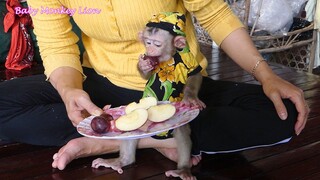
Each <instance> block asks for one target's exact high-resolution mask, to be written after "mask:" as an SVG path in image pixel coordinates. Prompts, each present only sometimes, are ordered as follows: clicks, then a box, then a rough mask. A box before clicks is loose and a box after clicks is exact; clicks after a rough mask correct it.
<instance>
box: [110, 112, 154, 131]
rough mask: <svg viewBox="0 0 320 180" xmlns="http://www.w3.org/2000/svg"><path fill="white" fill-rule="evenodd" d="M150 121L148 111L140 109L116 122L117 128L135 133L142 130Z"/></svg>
mask: <svg viewBox="0 0 320 180" xmlns="http://www.w3.org/2000/svg"><path fill="white" fill-rule="evenodd" d="M147 119H148V111H147V110H146V109H143V108H140V109H135V110H133V111H131V112H130V113H128V114H126V115H123V116H120V117H119V118H118V119H117V120H116V121H115V126H116V128H118V129H119V130H121V131H133V130H136V129H138V128H140V127H141V126H142V125H143V124H144V123H145V122H146V121H147Z"/></svg>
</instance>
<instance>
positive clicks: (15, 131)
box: [0, 68, 297, 153]
mask: <svg viewBox="0 0 320 180" xmlns="http://www.w3.org/2000/svg"><path fill="white" fill-rule="evenodd" d="M84 73H85V74H86V75H87V79H86V80H85V81H84V89H85V91H86V92H87V93H88V94H89V95H90V97H91V99H92V101H93V102H94V103H95V104H96V105H98V106H99V107H103V106H104V105H106V104H112V106H113V107H116V106H120V105H125V104H128V103H130V102H132V101H138V100H139V99H140V98H141V97H142V92H140V91H134V90H128V89H124V88H120V87H117V86H115V85H113V84H112V83H111V82H109V81H108V80H107V79H106V78H103V77H101V76H99V75H97V74H96V73H95V72H94V71H93V70H92V69H87V68H85V69H84ZM199 97H200V99H201V100H203V101H204V102H205V103H206V105H207V108H206V109H205V110H203V111H202V112H201V113H200V115H199V116H198V118H196V119H195V120H193V121H192V123H191V128H192V140H193V143H194V153H199V152H200V151H205V152H212V151H228V150H236V149H241V148H247V147H253V146H259V145H268V144H273V143H276V142H278V141H281V140H283V139H286V138H289V137H291V136H293V134H294V123H295V120H296V117H297V112H296V110H295V108H294V106H293V104H292V103H291V102H289V101H285V104H286V107H287V109H288V113H289V117H288V119H287V120H286V121H282V120H280V119H279V118H278V116H277V114H276V111H275V109H274V107H273V104H272V103H271V102H270V101H269V99H268V98H267V97H265V96H264V94H263V92H262V89H261V86H258V85H250V84H240V83H234V82H225V81H214V80H211V79H209V78H204V81H203V84H202V88H201V91H200V92H199ZM76 137H80V135H79V134H78V133H77V131H76V128H75V127H73V126H72V124H71V122H70V120H69V119H68V117H67V113H66V110H65V106H64V104H63V102H62V100H61V98H60V97H59V94H58V93H57V91H56V90H55V89H54V88H53V87H52V86H51V84H50V83H49V82H47V81H45V76H44V75H36V76H29V77H23V78H18V79H14V80H10V81H6V82H1V83H0V139H6V140H12V141H17V142H23V143H28V144H36V145H50V146H51V145H52V146H60V145H64V144H65V143H67V142H68V141H69V140H70V139H73V138H76Z"/></svg>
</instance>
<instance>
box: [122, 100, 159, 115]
mask: <svg viewBox="0 0 320 180" xmlns="http://www.w3.org/2000/svg"><path fill="white" fill-rule="evenodd" d="M157 103H158V102H157V99H156V98H155V97H145V98H142V99H140V100H139V103H136V102H132V103H130V104H128V105H127V106H126V108H125V112H126V114H129V113H130V112H131V111H133V110H135V109H139V108H143V109H148V108H149V107H151V106H155V105H157Z"/></svg>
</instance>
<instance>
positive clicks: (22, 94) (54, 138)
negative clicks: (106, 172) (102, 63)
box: [0, 68, 142, 146]
mask: <svg viewBox="0 0 320 180" xmlns="http://www.w3.org/2000/svg"><path fill="white" fill-rule="evenodd" d="M84 73H85V74H86V75H87V79H86V80H85V81H84V90H85V91H87V93H88V94H89V95H90V97H91V98H92V100H93V102H94V103H96V104H97V105H98V106H100V107H103V106H104V105H106V104H112V105H113V106H119V105H123V104H128V103H129V102H132V101H134V100H138V99H140V97H141V96H142V92H140V91H134V90H128V89H123V88H120V87H117V86H114V85H113V84H112V83H110V82H109V81H108V80H107V79H106V78H103V77H101V76H99V75H97V74H96V73H95V72H94V71H93V70H92V69H88V68H85V69H84ZM45 78H46V77H45V76H44V75H34V76H28V77H22V78H17V79H13V80H9V81H5V82H1V83H0V92H1V96H0V139H6V140H11V141H16V142H22V143H28V144H35V145H46V146H61V145H65V144H66V143H67V142H69V141H70V140H71V139H74V138H77V137H80V134H79V133H78V132H77V130H76V128H75V127H74V126H73V125H72V124H71V122H70V120H69V118H68V116H67V113H66V109H65V106H64V104H63V102H62V100H61V98H60V96H59V94H58V92H57V91H56V90H55V89H54V88H53V87H52V85H51V84H50V83H49V82H48V81H46V80H45Z"/></svg>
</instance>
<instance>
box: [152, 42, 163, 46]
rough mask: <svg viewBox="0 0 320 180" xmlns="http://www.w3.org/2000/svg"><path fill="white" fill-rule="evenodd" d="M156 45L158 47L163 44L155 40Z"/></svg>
mask: <svg viewBox="0 0 320 180" xmlns="http://www.w3.org/2000/svg"><path fill="white" fill-rule="evenodd" d="M154 45H155V46H157V47H161V46H162V43H161V42H159V41H155V42H154Z"/></svg>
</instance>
